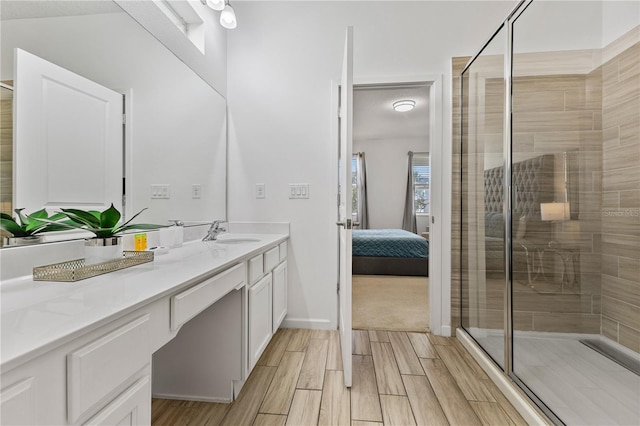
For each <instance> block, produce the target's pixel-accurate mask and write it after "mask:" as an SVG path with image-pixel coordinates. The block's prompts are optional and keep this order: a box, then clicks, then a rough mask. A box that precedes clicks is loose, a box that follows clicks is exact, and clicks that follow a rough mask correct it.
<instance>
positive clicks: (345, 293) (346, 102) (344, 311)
mask: <svg viewBox="0 0 640 426" xmlns="http://www.w3.org/2000/svg"><path fill="white" fill-rule="evenodd" d="M338 121H339V123H340V124H339V125H340V149H339V150H338V153H339V154H338V156H339V159H338V161H339V164H338V170H339V171H338V173H339V178H338V179H339V180H338V185H339V189H338V190H339V194H340V205H339V207H338V223H337V224H338V228H339V229H340V287H339V288H340V290H339V297H340V299H339V300H340V302H339V305H340V306H339V317H338V321H339V327H340V345H341V347H342V367H343V369H344V384H345V386H348V387H351V228H352V226H353V224H352V217H351V210H352V209H351V206H352V204H351V203H352V197H353V194H352V191H351V156H352V151H353V139H352V131H353V27H347V37H346V41H345V46H344V60H343V63H342V81H341V83H340V118H339V120H338Z"/></svg>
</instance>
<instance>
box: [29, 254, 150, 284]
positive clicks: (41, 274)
mask: <svg viewBox="0 0 640 426" xmlns="http://www.w3.org/2000/svg"><path fill="white" fill-rule="evenodd" d="M152 261H153V252H151V251H124V252H123V256H122V258H120V259H114V260H109V261H107V262H101V263H93V264H91V265H85V263H84V259H76V260H69V261H67V262H60V263H54V264H52V265H45V266H36V267H35V268H33V279H34V281H65V282H74V281H80V280H84V279H85V278H91V277H95V276H97V275H102V274H108V273H109V272H114V271H118V270H120V269H125V268H129V267H131V266H136V265H141V264H143V263H147V262H152Z"/></svg>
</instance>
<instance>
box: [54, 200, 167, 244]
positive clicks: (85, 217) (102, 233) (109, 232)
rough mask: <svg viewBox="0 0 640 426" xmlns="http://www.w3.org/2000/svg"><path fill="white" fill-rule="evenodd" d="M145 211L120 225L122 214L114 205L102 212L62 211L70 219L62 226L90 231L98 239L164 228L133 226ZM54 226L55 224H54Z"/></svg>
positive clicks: (157, 226) (140, 224)
mask: <svg viewBox="0 0 640 426" xmlns="http://www.w3.org/2000/svg"><path fill="white" fill-rule="evenodd" d="M145 210H147V208H146V207H145V208H144V209H142V210H140V211H139V212H138V213H136V214H135V215H133V217H132V218H131V219H129V220H128V221H126V222H124V223H120V219H121V218H122V214H121V213H120V212H119V211H118V209H116V208H115V207H114V206H113V204H111V206H110V207H109V208H108V209H106V210H104V211H102V212H99V211H97V210H80V209H62V213H59V214H61V215H62V216H64V217H68V218H69V221H68V222H63V223H62V224H61V225H62V226H64V227H65V228H67V229H68V228H71V229H80V230H83V231H89V232H91V233H93V234H95V236H96V238H112V237H117V236H119V235H121V234H123V233H124V232H126V231H129V230H133V229H138V230H140V229H150V230H153V229H158V228H162V227H164V225H154V224H150V223H138V224H132V223H131V222H132V221H133V219H135V218H136V217H138V216H139V215H140V214H141V213H142V212H143V211H145ZM52 225H55V224H54V223H52Z"/></svg>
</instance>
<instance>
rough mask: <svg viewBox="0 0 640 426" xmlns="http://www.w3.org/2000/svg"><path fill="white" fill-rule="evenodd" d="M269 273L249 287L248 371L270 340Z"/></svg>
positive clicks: (270, 281)
mask: <svg viewBox="0 0 640 426" xmlns="http://www.w3.org/2000/svg"><path fill="white" fill-rule="evenodd" d="M271 284H272V280H271V274H268V275H267V276H265V277H263V278H262V279H261V280H260V281H258V282H257V283H256V284H255V285H253V286H251V287H250V288H249V371H251V370H252V369H253V367H254V366H255V365H256V363H257V362H258V359H260V355H262V352H264V349H265V348H266V347H267V345H268V344H269V342H270V341H271V333H272V329H271V309H272V307H271Z"/></svg>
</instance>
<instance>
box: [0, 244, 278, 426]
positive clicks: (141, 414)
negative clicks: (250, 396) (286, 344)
mask: <svg viewBox="0 0 640 426" xmlns="http://www.w3.org/2000/svg"><path fill="white" fill-rule="evenodd" d="M261 238H262V241H263V243H262V244H261V245H260V246H259V248H258V247H256V246H253V247H251V246H247V248H246V250H243V249H241V248H235V247H234V248H233V250H226V249H223V248H220V247H217V246H214V247H210V246H208V245H202V244H201V243H200V242H194V243H193V244H191V245H185V247H182V248H180V249H179V250H178V251H176V252H175V254H174V253H169V254H167V255H166V256H165V257H162V258H159V259H157V260H156V261H155V262H154V264H150V265H144V266H141V267H140V268H138V269H134V268H131V269H127V270H125V271H122V272H120V271H118V272H115V273H113V274H108V275H104V276H99V277H94V278H90V279H89V280H87V281H84V282H82V283H79V284H75V283H73V284H69V283H60V284H59V283H35V282H33V281H32V280H26V279H24V278H20V279H17V280H16V281H14V282H9V283H7V282H3V283H2V286H0V291H2V298H3V311H1V312H0V314H1V315H2V322H1V324H2V326H3V328H2V342H1V343H2V346H1V347H0V349H1V350H2V354H1V355H2V357H0V360H1V364H0V373H1V377H0V424H1V425H51V424H55V425H82V424H92V425H102V424H105V425H106V424H119V425H148V424H150V423H151V397H152V395H159V396H162V397H168V398H176V399H189V400H200V401H212V402H231V401H232V400H233V399H234V398H235V397H236V396H237V395H238V393H239V391H240V389H241V388H242V384H243V383H244V381H245V380H246V378H247V377H248V374H249V372H250V368H249V366H250V367H251V368H253V366H254V365H255V363H256V362H257V360H258V358H259V357H260V355H261V354H262V352H263V351H264V348H265V347H266V346H267V344H268V343H269V341H270V339H271V336H272V333H273V332H274V331H275V330H276V329H277V327H278V326H279V324H280V322H281V321H282V319H283V318H284V315H286V242H285V243H282V241H283V239H285V238H286V235H283V234H265V235H264V236H263V235H261ZM221 256H224V257H222V259H220V257H221ZM218 259H220V260H218ZM53 290H55V291H53ZM29 298H32V299H29ZM25 300H29V303H26V304H25V303H24V301H25ZM7 307H8V308H7ZM274 309H275V310H274ZM34 336H37V337H34ZM250 357H251V362H250Z"/></svg>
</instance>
